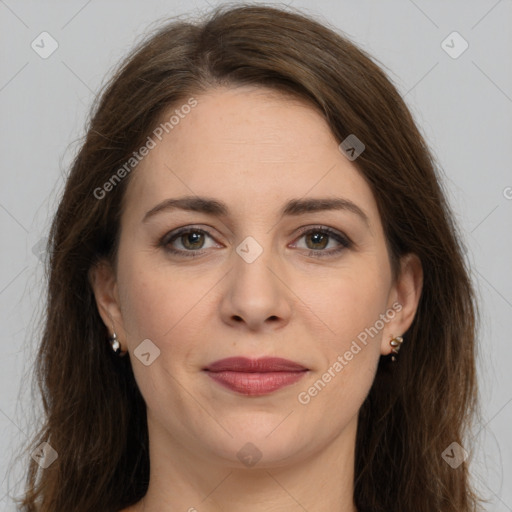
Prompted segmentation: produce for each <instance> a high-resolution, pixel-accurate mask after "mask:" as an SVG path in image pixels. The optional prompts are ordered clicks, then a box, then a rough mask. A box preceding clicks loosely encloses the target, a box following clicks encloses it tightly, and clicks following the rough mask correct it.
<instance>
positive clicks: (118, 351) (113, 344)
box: [108, 331, 126, 356]
mask: <svg viewBox="0 0 512 512" xmlns="http://www.w3.org/2000/svg"><path fill="white" fill-rule="evenodd" d="M108 341H109V342H110V346H111V347H112V350H113V351H114V353H115V354H116V355H117V356H124V355H125V354H126V351H122V350H121V344H120V343H119V340H118V339H117V335H116V332H115V331H114V332H113V334H112V336H110V338H109V339H108Z"/></svg>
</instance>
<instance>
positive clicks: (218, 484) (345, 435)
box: [126, 416, 357, 512]
mask: <svg viewBox="0 0 512 512" xmlns="http://www.w3.org/2000/svg"><path fill="white" fill-rule="evenodd" d="M148 428H149V439H150V461H151V465H150V466H151V469H150V482H149V487H148V492H147V494H146V496H145V497H144V498H143V500H141V501H140V502H139V503H138V504H137V505H136V506H135V507H133V508H131V509H129V510H130V511H133V512H157V511H158V512H174V511H178V510H181V511H187V512H203V511H208V512H220V511H223V512H234V511H239V510H244V512H261V510H265V511H272V512H291V511H297V512H299V511H301V512H304V510H307V511H308V512H324V511H325V510H330V511H333V512H357V510H356V508H355V506H354V503H353V490H354V489H353V484H354V451H355V435H356V428H357V418H354V420H353V422H351V423H349V424H348V425H347V427H346V428H345V429H344V430H343V432H341V433H340V434H339V436H337V437H336V438H335V439H333V440H331V441H330V442H329V443H326V444H325V446H323V449H322V450H320V451H318V450H317V451H315V452H314V453H306V452H305V451H304V452H303V453H300V454H294V455H293V456H291V457H288V459H287V460H280V461H277V460H273V461H272V462H266V463H263V460H264V457H263V459H262V461H260V462H259V463H256V464H255V465H254V466H252V467H243V466H242V467H241V464H240V463H239V462H238V461H234V460H232V457H231V460H228V457H229V454H228V455H227V456H226V457H222V458H220V457H219V458H212V457H206V456H205V455H204V453H201V452H202V450H200V449H197V446H185V445H183V444H181V445H180V444H179V443H176V442H174V441H173V439H171V438H170V436H169V435H168V433H167V432H166V431H165V430H164V429H163V428H162V427H161V425H158V424H157V423H156V422H154V421H152V418H151V417H149V416H148ZM194 448H195V450H194ZM264 449H265V448H264V447H263V446H262V450H261V451H262V452H264ZM246 450H248V451H249V452H250V451H251V449H250V448H248V449H246ZM235 451H236V450H235ZM126 512H128V511H126Z"/></svg>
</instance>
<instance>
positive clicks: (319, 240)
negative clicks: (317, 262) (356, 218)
mask: <svg viewBox="0 0 512 512" xmlns="http://www.w3.org/2000/svg"><path fill="white" fill-rule="evenodd" d="M300 238H304V239H305V242H306V247H305V248H306V249H311V250H310V251H309V252H308V256H314V257H324V256H333V255H335V254H338V253H339V252H341V251H343V250H344V249H348V248H350V247H352V242H351V241H350V239H349V238H348V237H347V236H345V235H343V234H342V233H339V232H337V231H334V230H333V229H331V228H328V227H326V226H317V227H313V228H303V230H302V234H301V236H300ZM331 242H333V243H337V244H338V245H337V246H336V245H335V246H334V248H331V249H329V250H325V249H326V248H327V247H328V246H329V244H330V243H331Z"/></svg>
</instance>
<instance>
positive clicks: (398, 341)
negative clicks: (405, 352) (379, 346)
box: [389, 336, 404, 362]
mask: <svg viewBox="0 0 512 512" xmlns="http://www.w3.org/2000/svg"><path fill="white" fill-rule="evenodd" d="M403 341H404V339H403V338H402V336H395V337H394V338H392V339H391V341H390V342H389V344H390V345H391V346H392V347H393V348H392V349H391V352H393V355H392V356H391V361H393V362H395V361H396V357H395V354H398V351H399V350H400V345H401V344H402V342H403Z"/></svg>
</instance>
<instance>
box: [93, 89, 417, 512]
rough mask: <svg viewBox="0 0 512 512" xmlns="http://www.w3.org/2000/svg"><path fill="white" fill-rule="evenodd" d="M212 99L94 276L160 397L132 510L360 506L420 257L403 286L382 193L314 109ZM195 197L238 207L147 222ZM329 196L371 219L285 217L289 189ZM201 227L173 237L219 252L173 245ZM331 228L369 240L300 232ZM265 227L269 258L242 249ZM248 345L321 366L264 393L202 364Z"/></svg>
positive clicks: (178, 133)
mask: <svg viewBox="0 0 512 512" xmlns="http://www.w3.org/2000/svg"><path fill="white" fill-rule="evenodd" d="M195 97H196V99H197V101H198V104H197V106H196V107H195V108H194V109H193V110H192V111H191V112H190V113H189V114H188V115H187V116H185V117H184V118H183V119H181V120H180V123H179V124H178V125H177V126H175V128H174V129H173V130H172V131H171V132H170V133H169V134H168V135H166V136H165V137H164V139H163V140H162V142H159V143H158V144H157V146H156V147H155V148H154V149H153V150H151V151H150V153H149V155H148V156H146V157H145V158H144V160H143V161H142V162H141V163H140V164H139V166H138V167H137V169H136V170H135V171H134V174H133V176H132V179H131V181H130V184H129V186H128V188H127V192H126V196H125V198H124V199H125V203H124V206H125V208H124V210H123V214H122V218H121V237H120V245H119V252H118V258H117V264H116V267H115V269H114V268H112V267H111V266H110V265H109V264H108V263H106V262H105V263H103V264H99V265H98V266H97V267H96V268H95V269H94V272H93V279H92V284H93V288H94V293H95V296H96V301H97V305H98V309H99V311H100V314H101V315H102V318H103V320H104V322H105V325H107V326H108V327H109V329H111V328H112V325H114V326H115V330H116V333H117V336H118V338H119V340H120V342H121V345H122V348H123V349H127V350H128V352H129V356H128V357H130V359H131V364H132V366H133V370H134V374H135V378H136V381H137V384H138V386H139V388H140V390H141V393H142V395H143V397H144V399H145V401H146V404H147V413H148V430H149V439H150V461H151V475H150V484H149V489H148V493H147V495H146V496H145V498H144V499H143V500H141V501H140V502H139V503H137V504H136V505H134V506H132V507H130V508H128V509H125V511H124V512H141V511H142V510H144V511H145V512H157V511H159V512H161V511H173V512H174V511H178V510H183V511H190V512H192V511H194V510H197V511H211V512H217V511H238V510H244V511H245V512H254V511H259V512H261V511H262V510H265V511H272V512H278V511H279V512H284V511H286V512H292V511H297V512H298V511H301V512H303V511H304V510H308V511H309V512H314V511H318V512H320V511H325V510H332V511H339V512H354V511H355V510H356V508H355V506H354V504H353V500H352V495H353V480H354V472H353V465H354V449H355V435H356V428H357V415H358V411H359V409H360V407H361V405H362V403H363V401H364V399H365V397H366V395H367V393H368V392H369V390H370V387H371V385H372V382H373V380H374V377H375V373H376V368H377V364H378V361H379V358H380V356H381V355H385V354H389V353H390V351H391V346H390V344H389V342H390V340H391V339H392V337H393V336H397V335H400V334H403V333H404V332H405V331H406V330H407V328H408V327H409V326H410V324H411V322H412V320H413V318H414V315H415V312H416V308H417V305H418V300H419V296H420V293H421V286H422V269H421V264H420V262H419V260H418V258H417V257H416V256H414V255H407V256H405V257H404V258H403V259H402V260H401V272H400V274H399V276H398V278H397V279H396V280H395V281H394V280H393V278H392V273H391V266H390V260H389V254H388V251H387V247H386V240H385V236H384V232H383V228H382V224H381V219H380V217H379V212H378V210H377V205H376V202H375V199H374V197H373V194H372V191H371V189H370V188H369V186H368V185H367V183H366V181H365V180H364V179H363V178H362V176H361V175H360V174H359V172H358V170H357V168H356V166H355V163H356V162H351V161H349V160H348V159H347V158H346V157H345V155H343V154H342V153H341V151H340V150H339V148H338V142H337V141H336V139H335V138H334V136H333V135H332V133H331V132H330V130H329V127H328V125H327V123H326V122H325V120H324V119H323V118H322V116H321V115H320V114H319V113H318V112H317V111H315V110H314V109H312V108H311V107H310V106H309V105H307V104H306V103H303V102H302V101H300V100H296V99H293V98H291V97H287V96H282V95H280V94H278V93H275V92H272V91H269V90H266V89H262V88H252V87H246V86H244V87H241V88H231V89H229V88H219V89H214V90H211V91H209V92H208V93H205V94H202V95H199V96H195ZM174 108H175V106H173V109H170V112H172V110H174ZM185 195H186V196H195V195H198V196H206V197H208V198H214V199H216V200H218V201H222V202H224V203H226V205H227V207H228V208H229V213H228V215H227V216H223V217H216V216H213V215H211V214H206V213H198V212H191V211H184V210H178V209H173V210H170V209H168V210H162V211H160V212H159V213H157V214H155V215H152V216H150V217H149V218H148V219H147V220H146V221H143V218H144V216H145V214H146V213H147V212H148V211H150V210H151V209H153V208H154V207H155V206H156V205H158V204H159V203H161V202H162V201H164V200H166V199H168V198H177V197H180V196H185ZM320 197H322V198H323V197H329V198H333V197H338V198H344V199H346V200H350V201H352V202H353V203H355V204H356V205H357V206H358V207H359V208H360V209H361V210H362V211H363V212H364V213H365V215H366V216H367V223H366V222H365V221H364V220H363V219H362V218H361V217H360V216H358V215H357V214H355V213H353V212H352V211H349V210H329V211H318V212H310V213H305V214H302V215H299V216H288V217H282V218H281V216H280V211H281V209H282V208H283V205H284V204H285V203H286V201H288V200H290V199H299V198H302V199H304V198H308V199H309V198H320ZM190 225H193V227H194V228H199V229H203V230H207V231H208V232H209V233H210V235H204V236H202V237H201V235H200V234H196V238H194V237H193V236H192V238H191V237H190V235H189V236H188V237H187V236H182V237H181V238H180V237H177V238H175V239H174V241H173V242H172V244H171V242H170V243H169V245H172V247H174V248H175V249H178V250H181V251H183V252H185V251H187V250H188V251H189V252H193V250H194V249H196V251H197V252H201V253H202V254H200V255H199V256H197V257H195V258H191V257H185V256H182V257H180V256H177V255H173V254H170V253H169V252H168V251H166V249H165V247H162V246H161V245H160V246H159V244H158V242H159V240H160V239H161V238H162V237H164V235H166V234H167V233H169V232H172V231H175V230H176V229H177V228H180V227H183V226H190ZM318 225H320V226H325V227H330V228H331V229H333V230H335V231H336V232H338V233H340V234H343V235H345V236H346V237H349V239H350V240H351V241H352V242H353V245H352V246H350V247H348V248H345V247H343V246H342V245H341V244H340V243H339V242H338V241H337V240H336V239H335V238H333V237H327V240H325V239H321V237H320V240H319V235H321V234H322V232H321V231H320V233H318V229H317V230H316V231H315V232H314V233H312V234H309V235H304V234H301V233H300V231H299V230H300V228H303V227H311V228H318ZM248 236H251V237H253V238H254V239H255V240H256V241H257V242H258V244H259V245H260V246H261V247H262V248H263V252H262V253H261V255H259V257H258V258H256V260H255V261H253V262H252V263H248V262H247V261H245V260H244V259H243V258H242V257H241V256H239V254H238V253H237V252H236V248H237V246H238V245H239V244H240V243H241V242H242V241H243V240H244V239H245V238H246V237H248ZM168 240H169V237H168ZM322 240H323V241H322ZM339 247H342V250H341V252H339V253H337V254H331V255H327V256H324V257H318V256H315V255H311V254H310V253H311V252H315V253H316V254H318V253H319V252H321V251H324V252H328V251H329V250H331V249H336V248H339ZM397 302H398V303H399V304H400V305H401V310H400V311H399V312H396V311H395V314H394V315H393V316H394V317H393V318H392V319H390V320H389V321H388V322H385V323H384V327H383V328H382V329H381V330H380V331H379V333H378V334H377V335H375V336H374V337H372V338H371V337H369V339H368V343H367V345H366V346H365V345H362V344H361V343H359V345H361V347H362V350H360V351H359V352H358V353H357V354H356V355H354V357H353V359H352V360H350V361H348V362H347V364H346V366H344V368H343V370H342V371H340V372H339V373H336V376H335V377H334V378H332V380H331V381H330V382H329V383H328V384H326V385H325V387H324V388H323V389H322V390H321V391H320V392H318V394H317V395H316V396H314V397H313V398H311V400H310V401H309V403H307V404H302V403H300V402H299V401H298V394H299V393H300V392H304V391H307V390H308V388H310V387H311V386H312V385H313V384H314V383H315V382H316V381H318V379H320V378H321V377H322V375H323V374H324V373H325V372H326V371H327V370H328V368H329V367H332V365H333V363H334V362H335V361H337V358H338V356H340V355H343V354H345V352H347V350H349V349H350V347H351V344H352V342H353V341H354V340H356V339H357V336H358V334H359V333H361V332H362V331H364V330H365V328H369V327H370V326H374V325H375V323H376V321H377V320H378V319H379V315H381V314H385V313H386V311H387V310H389V309H390V308H391V309H393V308H392V306H393V304H394V303H397ZM145 339H150V340H151V342H152V343H154V345H155V346H157V347H158V349H159V350H160V355H159V357H158V358H156V359H155V360H154V362H152V363H151V364H150V365H148V366H146V365H144V364H142V363H141V361H140V360H139V359H138V358H137V357H136V356H135V355H134V351H135V350H136V348H137V347H138V346H139V344H140V343H141V342H142V341H143V340H145ZM240 355H243V356H247V357H260V356H277V357H283V358H286V359H290V360H292V361H296V362H299V363H300V364H302V365H303V366H305V367H306V368H308V369H309V371H308V372H307V373H306V374H305V376H304V377H303V378H302V379H301V380H300V381H299V382H297V383H295V384H293V385H290V386H288V387H285V388H282V389H280V390H278V391H275V392H273V393H271V394H269V395H265V396H262V397H248V396H244V395H241V394H238V393H235V392H233V391H230V390H228V389H226V388H223V387H221V386H220V385H219V384H217V383H216V382H214V381H213V380H212V379H210V378H209V377H208V376H207V374H206V373H205V372H204V371H202V369H203V368H204V367H205V366H206V365H207V364H209V363H211V362H213V361H216V360H218V359H222V358H225V357H230V356H240ZM397 364H400V363H399V362H398V363H397ZM248 442H250V443H252V444H253V445H254V446H255V447H257V450H258V451H259V453H261V459H260V460H259V461H258V462H257V464H256V465H254V466H252V467H249V466H247V465H245V464H244V463H242V462H241V461H240V460H239V458H238V457H237V453H238V452H239V450H241V449H242V447H244V445H246V443H248ZM245 449H246V450H254V448H250V449H249V448H245ZM254 451H255V450H254ZM255 453H256V451H255Z"/></svg>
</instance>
